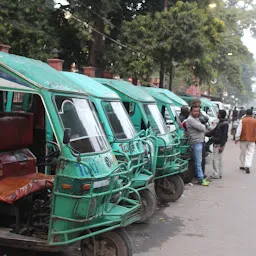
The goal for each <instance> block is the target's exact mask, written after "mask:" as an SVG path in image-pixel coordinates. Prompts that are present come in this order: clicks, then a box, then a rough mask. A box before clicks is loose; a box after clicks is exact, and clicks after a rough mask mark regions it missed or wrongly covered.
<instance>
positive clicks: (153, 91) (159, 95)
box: [143, 87, 173, 105]
mask: <svg viewBox="0 0 256 256" xmlns="http://www.w3.org/2000/svg"><path fill="white" fill-rule="evenodd" d="M143 89H144V90H146V92H147V93H149V94H150V95H151V96H152V97H154V98H155V99H157V100H159V101H162V102H163V103H166V104H169V105H173V101H172V100H171V99H170V98H169V97H167V96H166V94H165V93H164V92H163V89H162V90H161V89H160V90H159V89H158V88H153V87H143Z"/></svg>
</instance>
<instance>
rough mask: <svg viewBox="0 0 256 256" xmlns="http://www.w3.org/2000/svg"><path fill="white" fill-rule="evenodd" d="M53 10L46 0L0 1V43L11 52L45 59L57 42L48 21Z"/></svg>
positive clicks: (50, 2) (51, 3)
mask: <svg viewBox="0 0 256 256" xmlns="http://www.w3.org/2000/svg"><path fill="white" fill-rule="evenodd" d="M53 12H54V8H53V1H50V0H34V1H30V0H22V1H12V0H1V2H0V42H1V43H4V44H9V45H11V46H12V49H11V50H12V52H13V53H17V54H20V55H25V56H28V57H33V58H38V59H43V60H45V59H46V58H47V57H48V56H49V55H50V51H51V50H52V49H53V48H54V47H55V45H57V43H58V39H57V38H54V31H53V29H52V27H51V23H50V20H51V18H52V14H53Z"/></svg>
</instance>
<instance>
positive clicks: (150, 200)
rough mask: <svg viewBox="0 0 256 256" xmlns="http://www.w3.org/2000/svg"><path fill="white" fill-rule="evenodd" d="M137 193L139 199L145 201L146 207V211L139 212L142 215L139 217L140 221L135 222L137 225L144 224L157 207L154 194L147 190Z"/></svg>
mask: <svg viewBox="0 0 256 256" xmlns="http://www.w3.org/2000/svg"><path fill="white" fill-rule="evenodd" d="M139 193H140V198H141V199H142V200H145V201H146V203H147V206H146V210H143V211H141V213H142V214H143V215H141V219H140V220H139V221H137V223H145V222H147V221H148V220H149V219H150V218H151V217H152V215H153V214H154V213H155V211H156V207H157V200H156V196H155V194H154V193H152V191H150V190H149V189H143V190H141V191H140V192H139Z"/></svg>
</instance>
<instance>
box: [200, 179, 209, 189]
mask: <svg viewBox="0 0 256 256" xmlns="http://www.w3.org/2000/svg"><path fill="white" fill-rule="evenodd" d="M199 184H200V185H201V186H205V187H207V186H209V185H210V182H209V181H207V180H206V179H203V180H200V181H199Z"/></svg>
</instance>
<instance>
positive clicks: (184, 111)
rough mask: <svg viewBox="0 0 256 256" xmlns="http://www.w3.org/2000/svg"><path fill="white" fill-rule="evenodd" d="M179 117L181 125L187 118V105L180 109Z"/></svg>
mask: <svg viewBox="0 0 256 256" xmlns="http://www.w3.org/2000/svg"><path fill="white" fill-rule="evenodd" d="M179 117H180V121H181V123H183V122H184V121H185V120H186V119H187V118H188V117H189V107H188V106H187V105H184V106H182V107H181V112H180V116H179Z"/></svg>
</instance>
